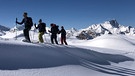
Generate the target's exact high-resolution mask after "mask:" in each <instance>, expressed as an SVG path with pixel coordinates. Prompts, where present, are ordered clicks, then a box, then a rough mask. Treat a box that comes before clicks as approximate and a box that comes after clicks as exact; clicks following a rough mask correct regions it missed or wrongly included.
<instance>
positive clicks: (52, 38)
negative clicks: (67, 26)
mask: <svg viewBox="0 0 135 76" xmlns="http://www.w3.org/2000/svg"><path fill="white" fill-rule="evenodd" d="M53 40H55V43H56V44H58V41H57V34H52V35H51V43H52V44H54V42H53Z"/></svg>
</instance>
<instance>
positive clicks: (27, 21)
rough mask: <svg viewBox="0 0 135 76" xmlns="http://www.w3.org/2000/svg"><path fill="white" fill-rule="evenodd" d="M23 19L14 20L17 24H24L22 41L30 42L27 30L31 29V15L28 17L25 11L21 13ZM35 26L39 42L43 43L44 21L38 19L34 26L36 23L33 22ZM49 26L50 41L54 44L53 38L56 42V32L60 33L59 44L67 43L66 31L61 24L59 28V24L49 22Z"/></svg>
mask: <svg viewBox="0 0 135 76" xmlns="http://www.w3.org/2000/svg"><path fill="white" fill-rule="evenodd" d="M23 17H24V18H23V20H22V21H21V22H18V21H17V20H16V23H17V24H24V25H25V29H24V30H23V34H24V37H25V39H24V40H23V41H24V42H30V43H31V40H30V37H29V31H30V30H31V27H32V26H33V21H32V18H31V17H28V15H27V12H24V13H23ZM34 26H35V28H36V29H38V30H39V35H38V38H39V42H40V43H44V39H43V35H44V34H45V33H46V23H44V22H42V19H39V24H38V26H36V23H35V24H34ZM50 26H51V30H49V31H48V32H50V33H51V43H52V44H54V40H55V43H56V44H58V41H57V34H61V44H64V43H65V45H68V44H67V42H66V31H65V29H64V27H63V26H61V30H59V26H57V25H56V24H54V23H51V24H50Z"/></svg>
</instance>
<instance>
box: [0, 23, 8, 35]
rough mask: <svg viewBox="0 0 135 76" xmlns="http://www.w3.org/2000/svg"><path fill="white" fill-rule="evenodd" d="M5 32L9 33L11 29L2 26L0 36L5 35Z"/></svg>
mask: <svg viewBox="0 0 135 76" xmlns="http://www.w3.org/2000/svg"><path fill="white" fill-rule="evenodd" d="M5 31H9V28H8V27H5V26H2V25H0V36H2V35H5Z"/></svg>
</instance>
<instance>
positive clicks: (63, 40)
mask: <svg viewBox="0 0 135 76" xmlns="http://www.w3.org/2000/svg"><path fill="white" fill-rule="evenodd" d="M63 42H64V43H65V45H68V44H67V42H66V37H61V44H62V45H63Z"/></svg>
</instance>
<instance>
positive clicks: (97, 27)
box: [77, 20, 135, 39]
mask: <svg viewBox="0 0 135 76" xmlns="http://www.w3.org/2000/svg"><path fill="white" fill-rule="evenodd" d="M104 34H124V35H135V28H133V27H131V26H123V25H120V24H119V23H118V22H117V21H116V20H110V21H105V22H104V23H101V24H93V25H91V26H89V27H88V28H86V29H81V30H80V33H79V34H78V36H77V38H79V39H91V38H95V37H97V36H100V35H104Z"/></svg>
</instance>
